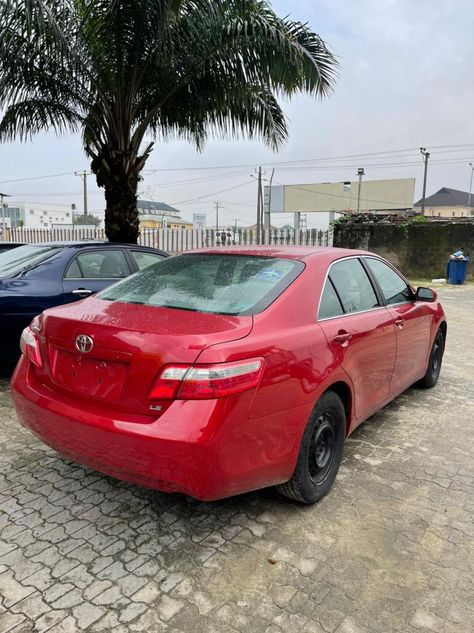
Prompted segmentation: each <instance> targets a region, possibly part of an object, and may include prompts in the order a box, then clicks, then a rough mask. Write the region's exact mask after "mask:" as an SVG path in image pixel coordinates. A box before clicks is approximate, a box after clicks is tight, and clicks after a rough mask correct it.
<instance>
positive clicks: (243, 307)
mask: <svg viewBox="0 0 474 633" xmlns="http://www.w3.org/2000/svg"><path fill="white" fill-rule="evenodd" d="M303 268H304V264H303V263H302V262H300V261H294V260H290V259H277V258H273V257H253V256H249V255H218V254H217V255H208V254H202V255H201V254H190V255H179V256H177V257H171V258H169V259H165V260H163V261H162V262H159V263H157V264H155V265H154V266H151V267H150V268H147V269H146V270H144V271H142V272H139V273H137V274H136V275H133V276H132V277H129V278H128V279H126V280H124V281H122V282H119V283H118V284H115V285H114V286H112V287H110V288H108V289H107V290H105V291H103V292H101V293H100V294H99V295H98V296H99V297H100V298H101V299H104V300H105V301H122V302H125V303H138V304H143V305H150V306H156V307H167V308H178V309H182V310H192V311H195V312H211V313H215V314H231V315H247V314H250V315H251V314H257V313H258V312H261V311H262V310H265V308H267V307H268V306H269V305H270V304H271V303H272V302H273V301H274V300H275V299H276V298H277V297H278V296H279V295H280V294H281V293H282V292H283V291H284V290H285V289H286V288H287V287H288V286H289V285H290V284H291V283H292V282H293V281H294V280H295V279H296V277H297V276H298V275H299V274H300V273H301V271H302V270H303Z"/></svg>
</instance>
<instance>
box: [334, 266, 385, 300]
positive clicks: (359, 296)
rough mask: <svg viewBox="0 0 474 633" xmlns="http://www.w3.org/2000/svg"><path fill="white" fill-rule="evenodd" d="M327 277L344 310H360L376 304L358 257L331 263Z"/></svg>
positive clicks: (373, 292) (375, 298)
mask: <svg viewBox="0 0 474 633" xmlns="http://www.w3.org/2000/svg"><path fill="white" fill-rule="evenodd" d="M329 278H330V280H331V281H332V283H333V284H334V288H335V289H336V291H337V294H338V295H339V297H340V299H341V302H342V306H343V308H344V312H362V311H363V310H370V309H372V308H375V307H377V306H378V300H377V296H376V294H375V291H374V289H373V287H372V284H371V283H370V280H369V277H368V275H367V273H366V272H365V270H364V267H363V266H362V264H361V262H360V261H359V260H358V259H355V258H353V259H344V260H342V261H340V262H337V263H336V264H333V266H332V267H331V270H330V272H329Z"/></svg>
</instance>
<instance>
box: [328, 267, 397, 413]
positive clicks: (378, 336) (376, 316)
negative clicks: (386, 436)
mask: <svg viewBox="0 0 474 633" xmlns="http://www.w3.org/2000/svg"><path fill="white" fill-rule="evenodd" d="M318 319H319V324H320V326H321V327H322V329H323V331H324V334H325V336H326V338H327V341H328V344H329V346H330V349H331V351H332V353H333V355H334V361H335V362H336V363H338V364H340V365H342V367H343V368H344V370H345V371H346V372H347V374H348V375H349V376H350V378H351V381H352V383H353V386H354V398H355V409H356V417H357V419H361V418H364V417H366V416H367V415H369V414H370V412H372V411H373V410H374V409H376V408H377V407H379V406H380V405H381V404H382V403H383V402H384V401H385V400H387V398H388V396H389V394H390V390H389V386H390V380H391V378H392V373H393V369H394V366H395V356H396V334H395V325H394V323H393V319H392V317H391V315H390V313H389V312H388V310H387V309H386V308H385V307H384V306H383V305H382V301H381V298H380V296H379V295H378V294H377V292H376V289H375V287H374V285H373V284H372V282H371V280H370V278H369V276H368V274H367V272H366V270H365V268H364V266H363V265H362V263H361V261H360V259H359V258H358V257H350V258H345V259H342V260H339V261H337V262H335V263H333V264H332V265H331V267H330V269H329V273H328V277H327V280H326V283H325V286H324V289H323V294H322V297H321V303H320V306H319V314H318Z"/></svg>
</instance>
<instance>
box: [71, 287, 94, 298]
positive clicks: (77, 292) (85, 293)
mask: <svg viewBox="0 0 474 633" xmlns="http://www.w3.org/2000/svg"><path fill="white" fill-rule="evenodd" d="M72 294H73V295H77V296H78V297H88V296H89V295H91V294H92V290H88V289H87V288H78V289H77V290H73V291H72Z"/></svg>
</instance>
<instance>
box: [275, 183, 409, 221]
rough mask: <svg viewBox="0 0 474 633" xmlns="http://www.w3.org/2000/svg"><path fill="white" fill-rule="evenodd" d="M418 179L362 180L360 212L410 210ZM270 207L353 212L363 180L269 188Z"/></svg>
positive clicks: (282, 210) (291, 210) (277, 210)
mask: <svg viewBox="0 0 474 633" xmlns="http://www.w3.org/2000/svg"><path fill="white" fill-rule="evenodd" d="M414 193H415V179H414V178H397V179H388V180H362V182H361V184H360V211H361V212H363V213H367V212H372V213H377V211H380V212H383V211H385V212H386V211H390V210H392V211H406V210H411V209H413V199H414ZM265 194H266V195H265V198H266V202H267V208H268V206H270V210H271V212H273V213H328V212H329V213H330V212H342V211H344V212H349V213H353V212H356V211H357V208H358V198H359V181H358V180H356V181H354V182H349V181H346V182H328V183H317V184H314V183H313V184H301V185H282V186H280V187H272V188H271V191H270V188H269V187H266V192H265Z"/></svg>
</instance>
